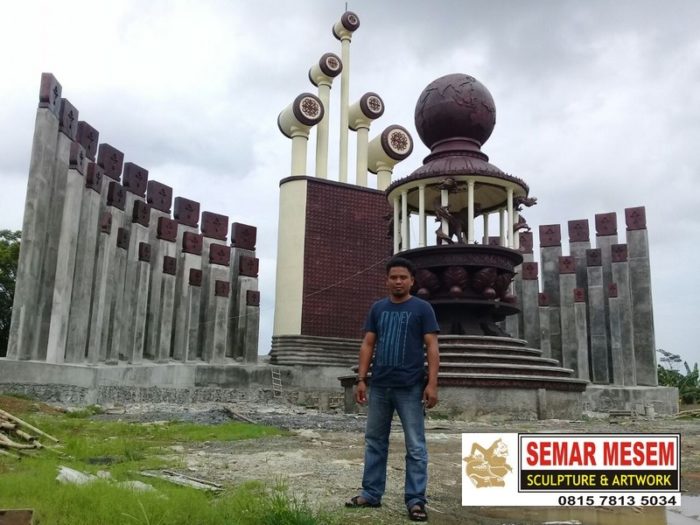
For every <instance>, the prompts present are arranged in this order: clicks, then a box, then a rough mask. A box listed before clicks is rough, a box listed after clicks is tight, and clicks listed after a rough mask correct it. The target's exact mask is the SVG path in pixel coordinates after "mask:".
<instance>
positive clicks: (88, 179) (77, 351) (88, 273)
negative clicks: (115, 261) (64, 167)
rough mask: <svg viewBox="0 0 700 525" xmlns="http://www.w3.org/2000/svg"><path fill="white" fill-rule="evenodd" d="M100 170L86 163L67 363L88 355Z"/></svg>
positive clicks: (101, 172)
mask: <svg viewBox="0 0 700 525" xmlns="http://www.w3.org/2000/svg"><path fill="white" fill-rule="evenodd" d="M102 178H103V170H102V168H100V167H99V166H98V165H97V164H96V163H94V162H91V163H90V164H88V167H87V172H86V176H85V188H84V189H83V204H82V206H81V208H80V227H79V230H78V247H77V250H76V260H75V273H74V275H73V295H72V297H71V306H70V316H69V321H68V342H67V346H66V361H68V362H69V363H80V362H82V361H83V360H84V359H85V356H86V353H87V339H88V329H89V326H90V304H91V299H92V294H93V279H94V275H95V262H96V256H97V236H98V235H99V223H100V193H101V191H102Z"/></svg>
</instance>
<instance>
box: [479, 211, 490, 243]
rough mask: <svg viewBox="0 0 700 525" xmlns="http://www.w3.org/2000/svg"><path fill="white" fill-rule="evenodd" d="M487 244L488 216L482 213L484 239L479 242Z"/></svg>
mask: <svg viewBox="0 0 700 525" xmlns="http://www.w3.org/2000/svg"><path fill="white" fill-rule="evenodd" d="M488 243H489V214H488V213H484V237H483V239H482V240H481V244H483V245H488Z"/></svg>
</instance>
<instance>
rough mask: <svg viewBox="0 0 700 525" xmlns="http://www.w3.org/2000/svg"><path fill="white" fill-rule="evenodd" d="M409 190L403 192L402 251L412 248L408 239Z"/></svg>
mask: <svg viewBox="0 0 700 525" xmlns="http://www.w3.org/2000/svg"><path fill="white" fill-rule="evenodd" d="M408 227H409V224H408V192H407V191H405V190H404V191H402V192H401V251H405V250H408V249H410V247H411V246H410V244H411V243H410V242H409V240H408Z"/></svg>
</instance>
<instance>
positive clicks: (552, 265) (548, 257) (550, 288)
mask: <svg viewBox="0 0 700 525" xmlns="http://www.w3.org/2000/svg"><path fill="white" fill-rule="evenodd" d="M559 257H561V226H559V225H558V224H550V225H545V226H540V264H541V265H542V284H543V286H542V288H543V291H544V293H546V294H547V297H548V298H549V306H550V307H551V309H550V312H549V313H550V319H549V321H550V324H549V336H550V345H551V351H552V355H551V357H553V358H554V359H557V360H558V361H559V362H560V363H561V360H562V355H561V351H562V347H561V320H560V312H559V305H560V304H561V303H560V301H559Z"/></svg>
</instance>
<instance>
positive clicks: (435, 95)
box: [415, 73, 496, 149]
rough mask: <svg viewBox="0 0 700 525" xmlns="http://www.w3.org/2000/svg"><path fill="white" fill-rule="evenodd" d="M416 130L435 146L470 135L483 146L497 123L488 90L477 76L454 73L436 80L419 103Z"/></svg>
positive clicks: (430, 145) (470, 137) (428, 144)
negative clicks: (437, 143)
mask: <svg viewBox="0 0 700 525" xmlns="http://www.w3.org/2000/svg"><path fill="white" fill-rule="evenodd" d="M415 121H416V129H417V130H418V135H419V136H420V138H421V140H422V141H423V143H424V144H425V145H426V146H428V147H429V148H431V149H432V147H433V145H434V144H435V143H436V142H439V141H442V140H446V139H452V138H458V137H459V138H469V139H472V140H474V141H476V142H478V143H479V145H482V144H483V143H484V142H486V141H487V140H488V138H489V137H490V136H491V132H492V131H493V128H494V126H495V125H496V106H495V104H494V102H493V97H492V96H491V93H489V90H488V89H486V87H485V86H484V85H483V84H482V83H481V82H479V81H478V80H477V79H475V78H474V77H470V76H469V75H465V74H462V73H453V74H451V75H445V76H444V77H440V78H438V79H436V80H433V81H432V82H431V83H430V84H428V86H427V87H426V88H425V89H424V90H423V92H422V93H421V95H420V97H419V98H418V102H417V103H416V114H415Z"/></svg>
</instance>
